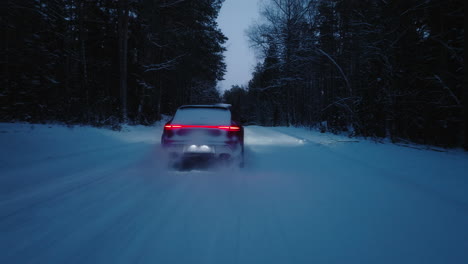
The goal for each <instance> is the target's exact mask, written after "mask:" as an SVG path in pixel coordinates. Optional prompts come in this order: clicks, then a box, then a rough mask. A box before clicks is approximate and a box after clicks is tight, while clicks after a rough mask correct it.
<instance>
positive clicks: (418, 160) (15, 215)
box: [0, 124, 468, 264]
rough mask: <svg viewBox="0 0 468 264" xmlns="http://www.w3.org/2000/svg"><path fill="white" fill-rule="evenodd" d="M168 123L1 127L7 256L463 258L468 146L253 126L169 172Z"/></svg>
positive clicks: (27, 259)
mask: <svg viewBox="0 0 468 264" xmlns="http://www.w3.org/2000/svg"><path fill="white" fill-rule="evenodd" d="M160 133H161V128H160V127H150V128H138V127H137V128H129V130H128V131H126V132H121V133H118V132H112V131H106V130H99V129H94V128H74V129H70V128H64V127H59V126H52V127H48V126H45V125H44V126H40V125H36V126H33V127H30V125H11V124H0V144H1V145H0V146H1V150H0V263H216V264H219V263H467V261H468V250H467V249H468V177H467V173H466V172H467V171H468V155H467V154H466V153H463V152H461V151H449V152H436V151H428V150H419V149H414V148H408V147H401V146H396V145H392V144H380V143H373V142H370V141H366V140H362V139H361V140H355V139H349V138H346V137H340V136H334V135H328V134H320V133H317V132H313V131H307V130H305V129H297V128H264V127H247V128H246V132H245V133H246V155H247V156H246V160H247V164H246V168H244V169H237V168H230V169H220V168H216V169H210V170H194V171H171V170H167V168H166V166H165V161H164V160H162V159H161V157H160V154H159V143H158V142H159V137H160Z"/></svg>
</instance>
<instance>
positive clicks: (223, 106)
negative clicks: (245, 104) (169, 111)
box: [179, 104, 231, 110]
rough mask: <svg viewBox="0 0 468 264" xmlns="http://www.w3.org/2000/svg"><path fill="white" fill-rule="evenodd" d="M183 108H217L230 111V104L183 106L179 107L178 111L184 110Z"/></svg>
mask: <svg viewBox="0 0 468 264" xmlns="http://www.w3.org/2000/svg"><path fill="white" fill-rule="evenodd" d="M185 108H218V109H226V110H231V105H230V104H212V105H183V106H181V107H179V109H185Z"/></svg>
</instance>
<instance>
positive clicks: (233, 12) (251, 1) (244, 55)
mask: <svg viewBox="0 0 468 264" xmlns="http://www.w3.org/2000/svg"><path fill="white" fill-rule="evenodd" d="M260 1H262V0H225V1H224V4H223V7H222V8H221V12H220V14H219V17H218V23H219V27H220V28H221V30H222V31H223V33H224V35H226V36H227V37H228V38H229V40H228V41H227V43H226V47H227V51H226V52H225V53H224V55H225V56H226V64H227V72H226V75H225V76H224V79H225V80H224V81H221V82H219V84H218V86H219V88H220V89H221V91H224V90H226V89H230V88H231V86H232V85H235V84H238V85H245V84H247V82H248V81H249V80H250V78H251V74H252V70H253V68H254V66H255V64H256V59H255V54H254V51H253V50H252V49H250V48H249V43H248V40H247V37H246V35H245V30H246V29H247V28H248V27H249V25H251V24H252V23H253V22H254V21H255V20H257V19H258V17H259V13H258V3H259V2H260Z"/></svg>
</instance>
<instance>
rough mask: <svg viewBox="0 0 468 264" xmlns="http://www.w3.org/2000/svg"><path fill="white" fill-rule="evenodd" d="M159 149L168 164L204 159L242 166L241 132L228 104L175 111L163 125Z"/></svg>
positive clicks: (190, 107) (242, 134) (242, 142)
mask: <svg viewBox="0 0 468 264" xmlns="http://www.w3.org/2000/svg"><path fill="white" fill-rule="evenodd" d="M161 146H162V148H163V150H164V151H165V152H166V153H167V154H168V156H169V159H170V160H171V162H173V161H181V160H186V159H194V158H204V159H209V160H221V161H223V163H228V164H232V163H237V165H238V166H239V167H243V166H244V128H243V126H242V125H241V124H240V123H239V122H236V121H234V120H233V117H232V113H231V106H230V105H228V104H214V105H183V106H181V107H179V108H178V109H177V111H176V113H175V115H174V117H173V118H172V119H171V120H170V121H169V122H167V123H166V124H165V125H164V131H163V134H162V137H161Z"/></svg>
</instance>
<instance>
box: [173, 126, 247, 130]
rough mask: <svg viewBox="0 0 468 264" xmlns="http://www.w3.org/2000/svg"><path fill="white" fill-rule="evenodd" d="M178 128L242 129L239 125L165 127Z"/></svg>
mask: <svg viewBox="0 0 468 264" xmlns="http://www.w3.org/2000/svg"><path fill="white" fill-rule="evenodd" d="M177 128H217V129H222V130H227V131H240V129H241V128H240V127H238V126H197V125H165V126H164V129H167V130H170V129H177Z"/></svg>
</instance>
